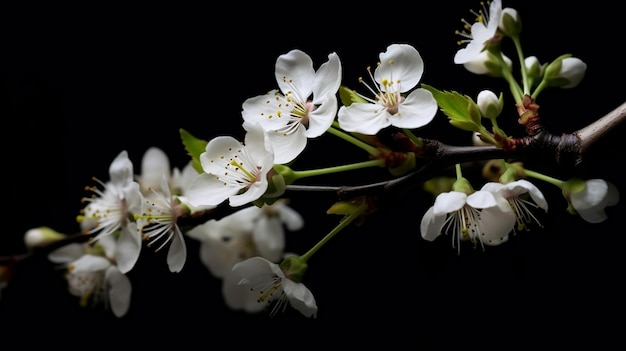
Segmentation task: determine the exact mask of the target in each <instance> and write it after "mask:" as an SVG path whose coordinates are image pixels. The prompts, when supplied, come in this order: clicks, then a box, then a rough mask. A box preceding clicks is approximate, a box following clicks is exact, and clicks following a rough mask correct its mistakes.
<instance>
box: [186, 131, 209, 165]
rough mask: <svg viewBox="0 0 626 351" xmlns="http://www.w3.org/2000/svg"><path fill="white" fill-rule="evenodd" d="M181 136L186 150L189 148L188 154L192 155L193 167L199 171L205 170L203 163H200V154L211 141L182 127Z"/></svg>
mask: <svg viewBox="0 0 626 351" xmlns="http://www.w3.org/2000/svg"><path fill="white" fill-rule="evenodd" d="M180 137H181V139H182V141H183V145H184V146H185V150H187V154H188V155H189V156H191V166H192V167H193V169H195V170H196V172H198V173H202V172H204V170H203V169H202V165H201V164H200V154H201V153H203V152H204V151H205V149H206V145H207V144H208V143H209V142H208V141H206V140H202V139H198V138H196V137H195V136H193V135H191V133H189V132H188V131H186V130H184V129H182V128H181V129H180Z"/></svg>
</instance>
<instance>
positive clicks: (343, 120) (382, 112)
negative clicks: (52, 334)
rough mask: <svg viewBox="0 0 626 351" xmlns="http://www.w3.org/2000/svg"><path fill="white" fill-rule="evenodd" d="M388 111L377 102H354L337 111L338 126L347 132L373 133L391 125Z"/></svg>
mask: <svg viewBox="0 0 626 351" xmlns="http://www.w3.org/2000/svg"><path fill="white" fill-rule="evenodd" d="M389 116H390V114H389V112H387V110H386V109H385V108H384V107H382V106H381V105H378V104H370V103H358V102H355V103H353V104H352V105H350V106H341V107H340V108H339V111H338V112H337V118H338V121H339V126H340V127H341V128H342V129H343V130H345V131H347V132H356V133H361V134H365V135H375V134H376V133H378V132H379V131H380V130H381V129H383V128H386V127H388V126H390V125H391V122H390V121H389Z"/></svg>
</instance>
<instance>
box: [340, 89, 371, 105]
mask: <svg viewBox="0 0 626 351" xmlns="http://www.w3.org/2000/svg"><path fill="white" fill-rule="evenodd" d="M339 98H340V99H341V103H342V104H344V105H345V106H350V105H352V103H353V102H367V100H365V99H363V98H362V97H360V96H359V95H358V94H357V93H356V91H354V90H352V89H350V88H346V87H344V86H343V85H342V86H340V87H339Z"/></svg>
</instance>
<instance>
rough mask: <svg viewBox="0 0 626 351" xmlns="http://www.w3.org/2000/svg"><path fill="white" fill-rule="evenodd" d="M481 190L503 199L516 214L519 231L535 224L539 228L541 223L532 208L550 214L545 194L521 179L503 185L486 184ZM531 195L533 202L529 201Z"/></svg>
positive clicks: (495, 183)
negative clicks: (528, 197)
mask: <svg viewBox="0 0 626 351" xmlns="http://www.w3.org/2000/svg"><path fill="white" fill-rule="evenodd" d="M481 190H484V191H489V192H491V193H495V194H498V195H500V196H501V197H503V198H504V199H505V200H506V201H507V202H508V204H509V205H510V206H511V209H512V210H513V212H514V213H515V218H516V222H517V229H519V230H521V229H527V230H528V229H529V228H528V224H529V223H530V222H535V223H536V224H538V225H539V226H542V225H541V222H539V220H538V219H537V217H536V216H535V215H534V214H533V212H532V211H531V208H537V207H539V208H541V209H543V210H544V211H545V212H548V202H547V201H546V199H545V197H544V196H543V193H542V192H541V190H539V188H537V187H536V186H535V185H534V184H533V183H531V182H529V181H527V180H524V179H520V180H516V181H513V182H510V183H506V184H502V183H497V182H489V183H486V184H485V185H484V186H483V187H482V189H481ZM527 195H530V198H531V199H532V202H531V201H529V200H528V199H527Z"/></svg>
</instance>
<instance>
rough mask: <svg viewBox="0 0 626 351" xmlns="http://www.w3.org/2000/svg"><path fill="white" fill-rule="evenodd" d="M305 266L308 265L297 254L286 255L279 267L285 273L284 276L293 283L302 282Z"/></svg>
mask: <svg viewBox="0 0 626 351" xmlns="http://www.w3.org/2000/svg"><path fill="white" fill-rule="evenodd" d="M307 268H309V265H308V264H307V263H306V261H304V260H302V258H300V257H299V256H289V257H286V258H285V259H284V260H283V261H282V262H281V263H280V269H281V270H282V271H283V273H285V276H287V277H288V278H289V279H290V280H291V281H293V282H295V283H300V282H302V279H303V278H304V273H306V270H307Z"/></svg>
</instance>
